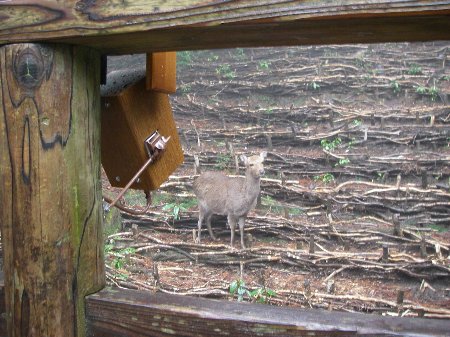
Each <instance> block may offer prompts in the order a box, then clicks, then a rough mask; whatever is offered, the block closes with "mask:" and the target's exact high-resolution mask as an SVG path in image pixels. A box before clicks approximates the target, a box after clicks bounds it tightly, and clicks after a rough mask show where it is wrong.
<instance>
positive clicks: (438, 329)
mask: <svg viewBox="0 0 450 337" xmlns="http://www.w3.org/2000/svg"><path fill="white" fill-rule="evenodd" d="M86 314H87V321H88V336H96V337H106V336H108V337H111V336H112V337H119V336H158V337H161V336H183V337H188V336H189V337H191V336H199V337H202V336H278V337H282V336H412V335H414V336H427V337H431V336H446V335H447V334H448V331H449V330H450V322H448V321H444V320H430V319H428V320H425V319H411V318H409V319H406V318H394V317H382V316H377V315H367V314H349V313H342V312H327V311H321V310H304V309H294V308H280V307H273V306H269V305H260V304H248V303H238V302H225V301H217V300H208V299H201V298H194V297H187V296H186V297H185V296H176V295H168V294H163V293H157V294H152V293H149V292H143V291H135V290H123V289H122V290H117V289H108V288H106V289H104V290H102V291H100V292H99V293H97V294H94V295H91V296H89V297H87V299H86Z"/></svg>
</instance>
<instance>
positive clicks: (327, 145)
mask: <svg viewBox="0 0 450 337" xmlns="http://www.w3.org/2000/svg"><path fill="white" fill-rule="evenodd" d="M341 143H342V140H341V138H339V137H336V138H334V139H333V140H331V141H330V140H328V139H322V140H321V141H320V145H322V148H323V149H324V150H327V151H333V150H334V149H336V148H337V147H338V146H339V145H340V144H341Z"/></svg>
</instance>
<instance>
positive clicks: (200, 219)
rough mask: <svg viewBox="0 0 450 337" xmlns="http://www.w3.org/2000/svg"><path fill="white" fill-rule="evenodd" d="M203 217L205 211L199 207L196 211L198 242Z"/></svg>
mask: <svg viewBox="0 0 450 337" xmlns="http://www.w3.org/2000/svg"><path fill="white" fill-rule="evenodd" d="M204 218H205V211H204V210H203V209H202V208H201V207H200V208H199V211H198V237H197V241H198V243H200V239H201V235H202V223H203V219H204Z"/></svg>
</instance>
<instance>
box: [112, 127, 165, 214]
mask: <svg viewBox="0 0 450 337" xmlns="http://www.w3.org/2000/svg"><path fill="white" fill-rule="evenodd" d="M169 140H170V137H168V138H165V137H163V136H161V135H160V134H159V132H158V130H156V131H155V132H153V133H152V134H151V135H150V136H149V137H147V139H145V141H144V146H145V149H146V150H147V154H148V156H149V159H148V160H147V161H146V162H145V164H144V165H142V167H141V168H140V169H139V171H138V172H137V173H136V174H135V175H134V176H133V178H131V180H130V181H129V182H128V184H127V185H126V186H125V187H124V188H123V189H122V191H120V193H119V194H118V195H117V197H116V198H115V199H114V200H113V201H112V202H111V204H109V205H107V206H106V207H105V211H108V210H109V209H110V208H111V207H113V206H114V205H115V204H116V203H117V201H119V200H120V198H122V197H123V195H124V194H125V192H126V191H128V189H129V188H130V187H131V185H133V184H134V182H135V181H136V180H137V179H138V178H139V177H140V175H141V174H142V172H144V171H145V169H146V168H147V167H148V166H149V165H150V164H151V163H153V162H154V161H155V160H157V159H158V158H159V157H160V156H161V155H162V153H163V152H164V150H165V149H166V146H167V143H168V142H169Z"/></svg>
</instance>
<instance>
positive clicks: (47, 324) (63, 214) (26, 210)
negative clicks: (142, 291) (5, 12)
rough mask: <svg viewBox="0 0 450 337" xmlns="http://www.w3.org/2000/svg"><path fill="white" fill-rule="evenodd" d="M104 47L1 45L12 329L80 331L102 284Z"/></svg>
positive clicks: (2, 195) (3, 200) (0, 115)
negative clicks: (87, 299)
mask: <svg viewBox="0 0 450 337" xmlns="http://www.w3.org/2000/svg"><path fill="white" fill-rule="evenodd" d="M99 59H100V57H99V55H98V53H97V52H94V51H91V50H89V49H87V48H84V47H70V46H57V45H42V44H19V45H9V46H4V47H0V76H1V82H0V83H1V87H0V88H1V91H0V103H1V105H0V165H1V166H0V221H1V223H2V240H3V249H4V271H5V294H6V295H5V303H6V310H7V311H6V312H7V313H8V314H7V317H6V319H7V323H8V336H10V337H14V336H67V337H70V336H84V332H85V327H84V296H85V295H86V294H90V293H93V292H95V291H97V290H99V289H100V288H101V287H102V286H103V284H104V261H103V240H102V239H103V237H102V231H101V206H100V205H101V184H100V146H99V137H100V134H99V132H100V98H99V97H100V94H99V74H100V72H99Z"/></svg>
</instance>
